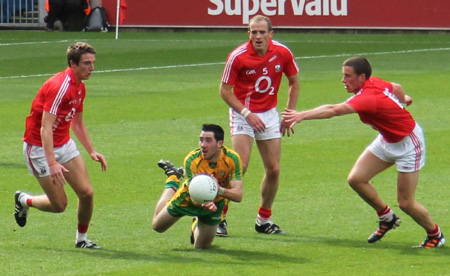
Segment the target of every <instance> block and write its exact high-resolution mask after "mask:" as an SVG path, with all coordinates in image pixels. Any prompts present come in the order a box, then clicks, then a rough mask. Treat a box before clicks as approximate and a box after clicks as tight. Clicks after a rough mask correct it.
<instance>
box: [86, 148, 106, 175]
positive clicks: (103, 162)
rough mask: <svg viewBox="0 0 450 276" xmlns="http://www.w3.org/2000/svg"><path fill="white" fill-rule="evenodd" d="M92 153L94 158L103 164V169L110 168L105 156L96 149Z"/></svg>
mask: <svg viewBox="0 0 450 276" xmlns="http://www.w3.org/2000/svg"><path fill="white" fill-rule="evenodd" d="M90 155H91V158H92V160H94V161H97V162H100V164H101V165H102V171H106V169H107V168H108V164H107V163H106V159H105V157H104V156H103V155H102V154H100V153H98V152H96V151H94V152H92V153H91V154H90Z"/></svg>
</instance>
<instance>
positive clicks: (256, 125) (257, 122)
mask: <svg viewBox="0 0 450 276" xmlns="http://www.w3.org/2000/svg"><path fill="white" fill-rule="evenodd" d="M246 120H247V123H249V125H251V126H252V128H253V129H254V130H255V131H257V132H262V131H264V130H266V124H265V123H264V121H263V120H261V118H259V117H258V116H257V115H255V114H253V113H250V114H249V115H248V116H247V118H246Z"/></svg>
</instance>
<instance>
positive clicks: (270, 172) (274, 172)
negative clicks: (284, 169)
mask: <svg viewBox="0 0 450 276" xmlns="http://www.w3.org/2000/svg"><path fill="white" fill-rule="evenodd" d="M279 175H280V166H279V165H276V166H272V167H269V168H267V169H266V176H267V177H268V178H278V176H279Z"/></svg>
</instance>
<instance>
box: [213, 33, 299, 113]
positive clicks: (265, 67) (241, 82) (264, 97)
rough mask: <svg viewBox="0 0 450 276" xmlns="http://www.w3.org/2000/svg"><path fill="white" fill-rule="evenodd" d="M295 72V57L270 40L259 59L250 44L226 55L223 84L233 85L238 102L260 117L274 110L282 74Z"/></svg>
mask: <svg viewBox="0 0 450 276" xmlns="http://www.w3.org/2000/svg"><path fill="white" fill-rule="evenodd" d="M298 71H299V69H298V67H297V64H296V63H295V60H294V56H293V55H292V53H291V51H290V50H289V49H288V48H287V47H286V46H284V45H283V44H281V43H279V42H277V41H273V40H269V45H268V50H267V53H266V54H265V55H264V56H263V57H262V56H260V55H258V54H257V53H256V52H255V50H254V49H253V45H252V42H251V40H250V41H249V42H247V43H245V44H242V45H241V46H239V47H237V48H236V49H235V50H234V51H233V52H231V53H230V54H229V55H228V58H227V62H226V64H225V69H224V71H223V74H222V82H223V83H226V84H230V85H233V92H234V94H235V96H236V97H237V98H238V99H239V101H240V102H241V103H242V104H243V105H244V106H245V107H246V108H248V109H249V110H250V111H252V112H256V113H259V112H265V111H268V110H270V109H272V108H274V107H276V106H277V103H278V98H277V96H278V89H279V87H280V83H281V79H282V76H283V73H284V74H285V75H286V76H288V77H289V76H293V75H295V74H297V73H298Z"/></svg>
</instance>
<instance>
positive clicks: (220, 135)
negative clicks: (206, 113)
mask: <svg viewBox="0 0 450 276" xmlns="http://www.w3.org/2000/svg"><path fill="white" fill-rule="evenodd" d="M202 131H210V132H214V139H216V141H223V140H224V137H225V134H224V132H223V129H222V127H221V126H219V125H215V124H203V125H202Z"/></svg>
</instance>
